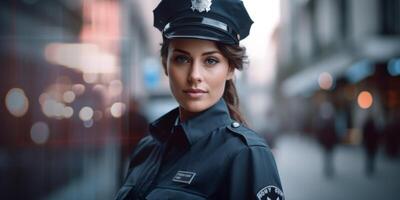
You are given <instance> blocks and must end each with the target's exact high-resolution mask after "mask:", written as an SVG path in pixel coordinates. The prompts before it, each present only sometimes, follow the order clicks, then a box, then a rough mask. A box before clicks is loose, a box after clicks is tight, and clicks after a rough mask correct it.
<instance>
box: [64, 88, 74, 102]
mask: <svg viewBox="0 0 400 200" xmlns="http://www.w3.org/2000/svg"><path fill="white" fill-rule="evenodd" d="M63 99H64V102H65V103H72V102H73V101H74V100H75V93H74V92H73V91H66V92H64V94H63Z"/></svg>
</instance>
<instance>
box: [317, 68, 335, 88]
mask: <svg viewBox="0 0 400 200" xmlns="http://www.w3.org/2000/svg"><path fill="white" fill-rule="evenodd" d="M318 84H319V87H320V88H321V89H324V90H329V89H331V88H332V85H333V78H332V75H331V74H329V73H328V72H323V73H321V74H320V75H319V77H318Z"/></svg>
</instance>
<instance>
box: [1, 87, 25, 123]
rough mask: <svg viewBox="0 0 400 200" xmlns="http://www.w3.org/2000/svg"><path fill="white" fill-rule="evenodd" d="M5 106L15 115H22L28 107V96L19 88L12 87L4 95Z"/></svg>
mask: <svg viewBox="0 0 400 200" xmlns="http://www.w3.org/2000/svg"><path fill="white" fill-rule="evenodd" d="M6 107H7V109H8V111H9V112H10V113H11V114H12V115H13V116H15V117H22V116H24V115H25V114H26V112H27V111H28V107H29V101H28V98H27V97H26V95H25V92H24V91H23V90H22V89H20V88H13V89H11V90H10V91H8V93H7V95H6Z"/></svg>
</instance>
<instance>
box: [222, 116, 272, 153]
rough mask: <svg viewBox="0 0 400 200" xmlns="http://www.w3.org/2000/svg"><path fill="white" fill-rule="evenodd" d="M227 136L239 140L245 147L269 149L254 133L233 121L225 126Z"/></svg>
mask: <svg viewBox="0 0 400 200" xmlns="http://www.w3.org/2000/svg"><path fill="white" fill-rule="evenodd" d="M226 130H227V132H228V134H231V135H232V136H234V137H237V138H239V139H240V140H241V141H242V143H243V144H244V145H246V146H247V147H265V148H267V149H268V148H269V147H268V145H267V143H266V142H265V140H264V139H263V138H262V137H261V136H260V135H259V134H258V133H257V132H255V131H253V130H252V129H250V128H248V127H246V126H245V125H243V124H240V123H239V122H235V121H233V122H232V123H231V124H229V125H227V126H226Z"/></svg>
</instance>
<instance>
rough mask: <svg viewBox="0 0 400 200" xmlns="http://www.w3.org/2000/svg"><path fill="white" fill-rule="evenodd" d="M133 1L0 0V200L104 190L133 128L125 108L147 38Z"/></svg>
mask: <svg viewBox="0 0 400 200" xmlns="http://www.w3.org/2000/svg"><path fill="white" fill-rule="evenodd" d="M137 4H138V3H137V1H114V0H109V1H103V0H10V1H2V2H1V3H0V13H1V14H0V15H1V18H0V26H1V29H0V40H1V41H2V42H1V43H0V63H1V66H2V67H1V73H0V97H1V100H0V103H1V105H0V119H1V125H0V129H1V134H0V174H1V177H2V178H1V180H0V188H1V189H0V190H1V192H0V199H59V198H63V199H110V198H112V195H113V194H114V192H115V190H116V189H117V187H118V185H119V182H120V176H122V175H121V173H123V172H122V171H121V170H120V168H124V166H125V159H126V157H124V156H126V154H127V153H126V151H130V150H129V149H131V148H132V145H133V144H134V143H135V142H137V140H138V139H139V138H140V137H141V136H142V135H137V134H138V133H132V132H130V130H129V128H130V127H129V126H128V123H129V122H130V120H132V117H131V116H132V115H128V113H129V110H131V108H133V107H134V106H133V105H130V103H131V102H136V103H137V104H139V103H140V102H141V101H143V99H145V98H146V96H147V94H146V90H145V89H143V88H144V84H143V81H141V80H142V79H141V77H142V74H143V73H144V72H142V71H141V69H142V68H141V66H142V65H143V63H144V62H145V60H146V58H149V57H151V56H152V51H151V48H153V47H151V46H149V44H148V43H149V40H151V36H149V34H148V33H147V29H148V28H147V27H144V24H143V23H147V22H145V20H148V19H145V20H144V19H143V18H144V16H143V15H142V13H140V7H139V6H138V5H137ZM131 100H132V101H131ZM133 100H135V101H133ZM137 106H140V105H137ZM138 112H139V111H138ZM135 116H136V115H135ZM135 119H138V118H135ZM127 149H128V150H127ZM122 151H125V153H121V152H122ZM128 153H129V152H128Z"/></svg>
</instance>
